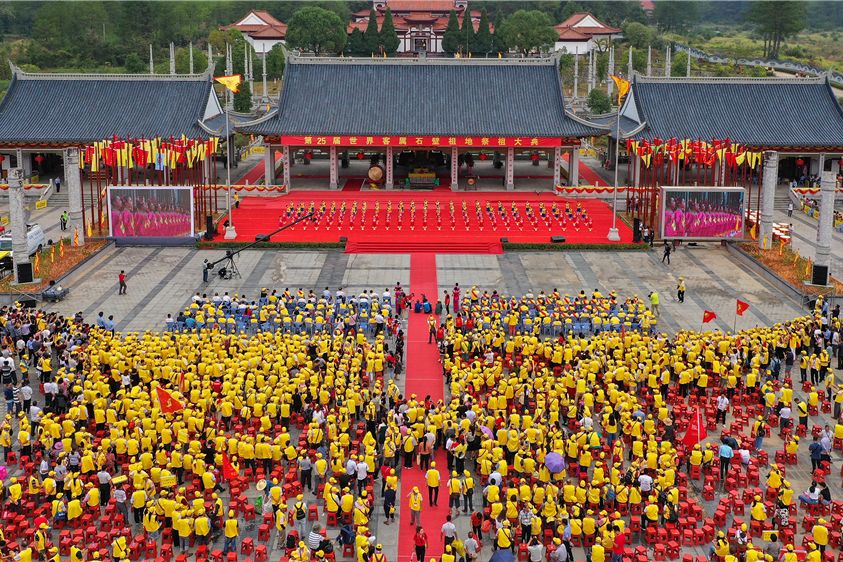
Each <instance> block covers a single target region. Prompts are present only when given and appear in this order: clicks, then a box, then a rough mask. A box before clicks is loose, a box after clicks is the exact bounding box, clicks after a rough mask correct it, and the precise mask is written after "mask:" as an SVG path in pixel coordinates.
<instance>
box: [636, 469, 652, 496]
mask: <svg viewBox="0 0 843 562" xmlns="http://www.w3.org/2000/svg"><path fill="white" fill-rule="evenodd" d="M638 487H639V488H641V494H642V495H645V492H649V491H650V490H652V489H653V477H652V476H650V475H649V474H642V475H641V476H639V477H638Z"/></svg>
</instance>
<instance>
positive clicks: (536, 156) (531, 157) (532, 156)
mask: <svg viewBox="0 0 843 562" xmlns="http://www.w3.org/2000/svg"><path fill="white" fill-rule="evenodd" d="M538 159H539V153H538V152H534V153H532V154H531V155H530V160H532V161H533V162H535V161H536V160H538Z"/></svg>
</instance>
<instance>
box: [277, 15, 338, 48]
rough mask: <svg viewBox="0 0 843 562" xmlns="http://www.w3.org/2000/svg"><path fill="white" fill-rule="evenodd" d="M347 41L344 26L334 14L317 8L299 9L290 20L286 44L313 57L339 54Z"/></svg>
mask: <svg viewBox="0 0 843 562" xmlns="http://www.w3.org/2000/svg"><path fill="white" fill-rule="evenodd" d="M346 41H348V34H347V33H346V31H345V24H344V23H343V22H342V20H341V19H340V18H339V16H338V15H337V14H335V13H334V12H331V11H328V10H323V9H322V8H319V7H317V6H306V7H304V8H300V9H299V10H297V11H296V13H294V14H293V17H292V18H290V23H289V24H288V27H287V43H288V44H289V45H290V47H292V48H294V49H301V50H303V51H310V52H312V53H313V54H315V55H321V54H322V53H340V52H342V50H343V49H344V48H345V43H346Z"/></svg>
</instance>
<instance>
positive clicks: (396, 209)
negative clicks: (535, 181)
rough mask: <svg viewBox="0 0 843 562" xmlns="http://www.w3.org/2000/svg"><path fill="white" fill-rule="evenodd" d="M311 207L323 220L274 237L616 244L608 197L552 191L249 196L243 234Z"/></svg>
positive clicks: (398, 247) (496, 246)
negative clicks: (609, 237)
mask: <svg viewBox="0 0 843 562" xmlns="http://www.w3.org/2000/svg"><path fill="white" fill-rule="evenodd" d="M425 202H427V213H426V219H425V211H424V206H425ZM437 204H438V205H439V214H438V219H437V211H436V205H437ZM364 205H365V208H364ZM463 205H464V207H463ZM402 207H403V212H401V210H400V209H401V208H402ZM542 208H543V209H544V216H542ZM343 209H344V210H343ZM413 209H415V212H413ZM578 209H579V210H578ZM308 210H313V211H316V212H317V214H318V215H319V218H318V219H317V221H316V222H315V223H313V222H306V223H300V224H298V225H296V226H295V227H293V228H291V229H288V230H286V231H284V232H282V233H280V234H276V235H275V236H273V237H272V240H273V241H277V242H283V241H286V242H339V240H340V237H341V236H345V237H347V241H348V243H347V245H346V251H348V252H350V253H412V252H435V253H489V252H498V253H499V252H501V251H502V249H501V245H500V239H501V238H502V237H507V238H508V239H509V240H510V241H511V242H524V243H548V242H550V237H551V236H564V237H565V238H566V239H567V242H569V243H579V244H586V243H588V244H608V243H609V242H608V241H607V240H606V234H607V233H608V231H609V227H610V226H611V223H612V209H611V207H610V206H609V205H607V204H606V203H605V202H603V201H600V200H597V199H565V198H562V197H559V196H556V195H553V194H551V193H543V194H538V195H537V194H535V193H524V192H521V193H518V192H482V191H481V192H473V193H464V192H459V193H457V192H451V191H447V190H446V191H433V192H431V191H426V192H421V193H417V192H395V191H363V192H352V193H343V192H340V191H333V192H325V191H293V192H292V193H291V194H290V195H286V196H279V197H245V198H244V199H243V200H242V202H241V203H240V208H239V209H236V210H235V211H234V225H235V227H236V229H237V240H238V241H241V242H251V241H254V240H255V236H256V235H257V234H264V233H268V232H272V231H273V230H275V229H276V228H278V226H279V225H281V224H284V223H287V222H289V221H290V220H292V218H294V217H295V216H297V215H298V214H299V212H301V213H302V214H303V213H305V212H307V211H308ZM490 214H491V216H490ZM618 227H619V228H620V232H621V242H623V243H628V242H631V241H632V231H631V230H630V229H629V228H628V227H627V226H626V225H624V224H623V223H622V222H620V221H619V222H618Z"/></svg>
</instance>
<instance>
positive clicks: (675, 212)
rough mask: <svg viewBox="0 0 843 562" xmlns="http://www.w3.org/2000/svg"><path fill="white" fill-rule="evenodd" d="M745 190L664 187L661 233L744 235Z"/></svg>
mask: <svg viewBox="0 0 843 562" xmlns="http://www.w3.org/2000/svg"><path fill="white" fill-rule="evenodd" d="M744 204H745V203H744V190H743V189H742V188H717V187H665V188H663V189H662V237H663V238H674V239H676V238H678V239H682V238H686V239H721V238H742V237H743V223H744V221H743V217H744Z"/></svg>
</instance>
